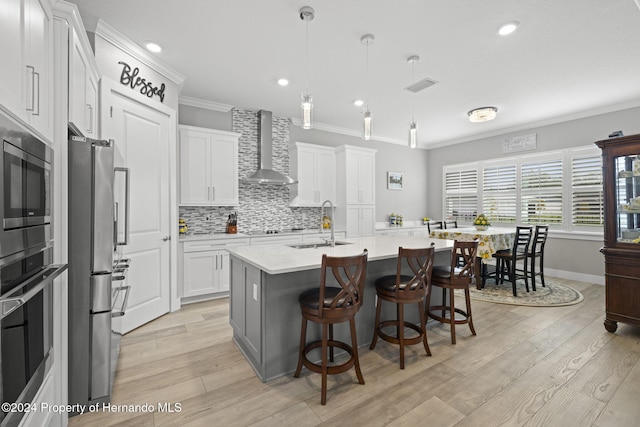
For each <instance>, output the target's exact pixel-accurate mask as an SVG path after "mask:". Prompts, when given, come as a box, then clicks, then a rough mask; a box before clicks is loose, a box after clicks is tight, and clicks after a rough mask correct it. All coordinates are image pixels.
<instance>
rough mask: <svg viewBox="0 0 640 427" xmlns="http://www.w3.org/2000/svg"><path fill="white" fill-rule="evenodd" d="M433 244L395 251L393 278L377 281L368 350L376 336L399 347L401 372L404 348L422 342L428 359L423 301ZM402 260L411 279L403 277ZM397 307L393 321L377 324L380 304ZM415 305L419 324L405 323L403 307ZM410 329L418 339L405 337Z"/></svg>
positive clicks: (429, 274)
mask: <svg viewBox="0 0 640 427" xmlns="http://www.w3.org/2000/svg"><path fill="white" fill-rule="evenodd" d="M434 252H435V247H434V244H433V243H432V244H431V247H429V248H425V249H404V248H402V247H400V248H399V249H398V268H397V271H396V274H395V275H393V276H382V277H380V278H378V279H377V280H376V294H377V295H378V302H377V304H376V323H375V329H374V331H373V340H372V341H371V346H370V347H369V348H370V349H371V350H373V349H374V348H375V346H376V343H377V342H378V337H380V338H382V339H383V340H385V341H388V342H390V343H394V344H399V345H400V369H404V346H405V345H412V344H418V343H419V342H421V341H422V343H423V344H424V349H425V350H426V352H427V355H428V356H431V351H430V350H429V344H428V343H427V329H426V323H427V321H426V318H425V312H424V298H425V296H426V295H427V293H428V292H429V290H430V288H431V270H432V269H433V256H434ZM403 260H404V262H405V264H406V265H407V266H408V267H409V269H410V270H411V271H412V272H413V276H408V275H403V274H402V264H403ZM383 300H385V301H389V302H392V303H395V304H397V313H398V317H397V319H395V320H384V321H380V311H381V309H382V301H383ZM416 303H417V304H418V313H419V315H420V324H419V325H416V324H413V323H410V322H407V321H405V320H404V305H405V304H416ZM388 326H395V328H396V336H391V335H388V334H386V333H385V332H384V331H383V329H384V328H385V327H388ZM405 327H406V328H410V329H413V330H414V331H416V332H417V333H418V335H417V336H414V337H411V338H406V337H405V331H404V329H405Z"/></svg>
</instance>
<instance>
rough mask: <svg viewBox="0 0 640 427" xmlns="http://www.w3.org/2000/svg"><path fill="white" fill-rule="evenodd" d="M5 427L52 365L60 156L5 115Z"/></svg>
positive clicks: (1, 204) (1, 313)
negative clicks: (54, 215) (55, 166)
mask: <svg viewBox="0 0 640 427" xmlns="http://www.w3.org/2000/svg"><path fill="white" fill-rule="evenodd" d="M0 141H1V143H2V161H1V162H0V189H1V190H2V197H0V386H1V387H0V401H2V402H3V403H4V402H7V403H9V404H12V405H10V408H9V409H10V410H9V411H6V412H4V409H5V408H4V407H3V412H1V413H0V425H1V426H10V425H17V424H18V423H19V422H20V420H21V418H22V415H23V414H24V411H19V410H17V409H19V408H20V406H21V405H24V404H26V403H31V402H32V401H33V398H34V396H35V395H36V393H37V391H38V389H39V388H40V386H41V385H42V382H43V380H44V377H45V375H46V373H47V371H48V369H49V368H50V366H51V364H52V358H51V350H52V348H53V311H54V307H53V280H54V279H55V278H56V277H57V276H58V275H59V274H60V273H62V272H63V271H64V270H65V269H66V265H53V248H52V246H53V242H52V233H51V190H52V181H51V178H52V163H51V161H52V157H53V152H52V150H51V149H50V148H49V147H48V146H47V145H46V144H44V143H43V142H42V141H40V140H39V139H38V138H36V137H35V136H33V135H32V134H30V133H29V132H28V131H26V130H25V129H23V128H22V127H20V126H19V125H17V124H16V123H14V122H13V121H11V120H10V119H9V118H8V117H6V116H4V115H2V114H0Z"/></svg>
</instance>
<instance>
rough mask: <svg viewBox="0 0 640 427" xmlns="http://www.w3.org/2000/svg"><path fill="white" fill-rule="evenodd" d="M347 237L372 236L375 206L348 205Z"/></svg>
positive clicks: (373, 232)
mask: <svg viewBox="0 0 640 427" xmlns="http://www.w3.org/2000/svg"><path fill="white" fill-rule="evenodd" d="M346 213H347V237H361V236H373V235H374V234H375V221H374V218H375V206H371V205H348V206H347V209H346Z"/></svg>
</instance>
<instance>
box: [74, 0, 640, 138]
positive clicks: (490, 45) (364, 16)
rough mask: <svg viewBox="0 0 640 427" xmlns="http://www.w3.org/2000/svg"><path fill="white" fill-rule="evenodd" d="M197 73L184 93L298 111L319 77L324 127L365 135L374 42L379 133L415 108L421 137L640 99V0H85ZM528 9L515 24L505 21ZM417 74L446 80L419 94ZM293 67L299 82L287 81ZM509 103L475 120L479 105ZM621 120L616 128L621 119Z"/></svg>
mask: <svg viewBox="0 0 640 427" xmlns="http://www.w3.org/2000/svg"><path fill="white" fill-rule="evenodd" d="M72 2H73V3H75V4H77V5H78V8H79V10H80V13H81V15H82V17H83V20H84V21H85V22H95V20H96V18H100V19H102V20H103V21H105V22H106V23H107V24H109V25H110V26H112V27H114V28H115V29H117V30H118V31H120V32H122V33H123V34H125V35H126V36H128V37H129V38H130V39H131V40H133V41H134V42H136V43H138V44H140V45H143V44H144V43H145V42H146V41H149V40H153V41H155V42H157V43H159V44H160V45H162V46H163V47H164V51H163V52H161V53H159V54H155V55H156V56H157V58H158V59H160V60H161V61H162V62H164V63H166V64H168V65H169V66H171V67H172V68H174V69H176V70H177V71H178V72H180V73H182V74H183V75H184V76H185V77H186V79H185V82H184V85H183V90H182V93H181V95H182V96H186V97H192V98H198V99H203V100H207V101H214V102H219V103H224V104H231V105H234V106H237V107H240V108H247V109H256V110H257V109H265V110H271V111H273V113H274V114H275V115H277V116H283V117H292V118H298V117H299V100H300V93H301V92H302V90H303V89H304V88H305V86H306V81H307V72H306V65H305V23H304V21H302V20H301V19H300V17H299V14H298V12H299V10H300V8H301V7H302V6H311V7H313V8H314V9H315V19H314V20H313V21H311V22H309V24H308V30H309V63H310V67H309V68H310V72H309V76H308V78H309V89H310V92H311V93H312V94H313V99H314V119H315V125H316V127H317V128H322V129H325V128H331V129H334V130H338V131H340V132H345V133H352V134H359V132H360V126H361V120H360V118H361V109H359V108H357V107H354V105H353V101H354V100H355V99H358V98H364V97H365V93H366V91H367V88H366V87H365V86H366V85H365V80H366V79H365V63H366V62H365V58H366V47H365V46H363V45H362V44H361V42H360V37H361V36H362V35H363V34H367V33H370V34H373V35H374V37H375V41H374V43H373V44H372V45H371V46H370V47H369V79H368V80H369V89H368V92H369V105H370V108H371V112H372V116H373V133H374V139H377V140H381V141H387V142H397V143H403V144H404V143H405V141H406V139H407V133H408V126H409V123H410V121H411V114H412V106H414V108H415V118H416V120H417V121H418V123H419V140H420V146H421V147H422V148H431V147H436V146H441V145H446V144H450V143H455V142H461V141H465V140H470V139H475V138H478V137H484V136H490V135H496V134H500V133H504V132H507V131H516V130H521V129H526V128H528V127H531V126H534V125H540V124H545V123H553V122H557V121H561V120H566V119H571V118H578V117H585V116H589V115H593V114H597V113H601V112H608V111H615V110H619V109H622V108H628V107H631V106H637V105H640V10H639V8H638V5H637V4H636V2H635V1H634V0H483V1H481V0H395V1H388V0H348V1H345V0H324V1H320V0H278V1H275V0H271V1H265V0H182V1H176V0H135V1H131V0H72ZM508 21H519V22H520V26H519V28H518V30H517V31H516V32H515V33H513V34H512V35H510V36H507V37H503V36H499V35H497V29H498V27H499V26H500V25H501V24H503V23H506V22H508ZM410 55H419V56H420V61H419V62H418V63H417V64H416V65H415V80H416V81H417V80H420V79H422V78H424V77H428V78H430V79H433V80H436V81H438V82H439V83H438V84H437V85H435V86H433V87H431V88H428V89H426V90H424V91H422V92H419V93H417V94H412V93H410V92H408V91H406V90H403V88H404V87H406V86H408V85H409V84H411V83H412V82H413V81H412V78H411V74H412V68H411V65H410V64H408V63H407V57H409V56H410ZM280 77H286V78H288V79H289V80H290V81H291V84H290V85H289V86H288V87H285V88H283V87H280V86H278V85H277V84H276V81H277V79H278V78H280ZM487 105H491V106H496V107H497V108H498V110H499V111H498V117H497V118H496V119H495V120H493V121H491V122H486V123H470V122H469V121H468V120H467V111H469V110H470V109H472V108H474V107H482V106H487ZM613 130H616V129H612V131H613Z"/></svg>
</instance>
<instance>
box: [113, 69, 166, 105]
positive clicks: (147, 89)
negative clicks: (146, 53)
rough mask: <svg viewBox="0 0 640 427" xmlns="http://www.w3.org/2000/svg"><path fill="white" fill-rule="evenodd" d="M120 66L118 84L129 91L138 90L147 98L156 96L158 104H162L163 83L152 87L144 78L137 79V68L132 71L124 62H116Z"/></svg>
mask: <svg viewBox="0 0 640 427" xmlns="http://www.w3.org/2000/svg"><path fill="white" fill-rule="evenodd" d="M118 64H122V74H120V83H122V84H123V85H125V86H129V87H130V88H131V89H134V90H135V89H136V88H138V87H139V88H140V93H141V94H143V95H146V96H147V97H148V98H152V97H153V96H154V95H157V96H158V97H159V98H160V102H164V87H165V86H164V83H162V84H161V85H160V87H159V88H158V87H157V86H155V87H154V86H153V83H151V82H149V81H147V80H146V79H145V78H142V77H138V74H139V73H140V69H139V68H138V67H136V68H134V69H133V70H132V69H131V67H130V66H129V64H127V63H126V62H122V61H120V62H118Z"/></svg>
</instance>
